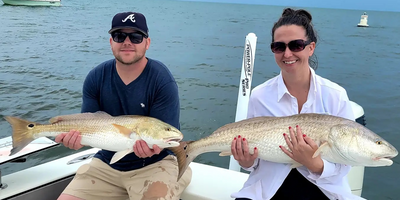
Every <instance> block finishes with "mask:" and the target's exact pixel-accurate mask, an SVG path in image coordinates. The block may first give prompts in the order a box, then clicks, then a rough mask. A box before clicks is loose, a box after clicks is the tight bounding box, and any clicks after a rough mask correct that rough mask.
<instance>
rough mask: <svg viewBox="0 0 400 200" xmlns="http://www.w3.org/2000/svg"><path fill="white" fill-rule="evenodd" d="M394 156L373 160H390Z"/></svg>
mask: <svg viewBox="0 0 400 200" xmlns="http://www.w3.org/2000/svg"><path fill="white" fill-rule="evenodd" d="M393 158H394V156H385V157H376V158H375V159H374V160H390V161H391V160H392V159H393Z"/></svg>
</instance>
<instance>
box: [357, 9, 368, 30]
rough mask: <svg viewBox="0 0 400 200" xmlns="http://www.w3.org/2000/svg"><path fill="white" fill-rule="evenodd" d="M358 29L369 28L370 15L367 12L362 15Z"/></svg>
mask: <svg viewBox="0 0 400 200" xmlns="http://www.w3.org/2000/svg"><path fill="white" fill-rule="evenodd" d="M357 26H358V27H368V26H369V25H368V15H367V13H366V12H364V13H363V14H362V15H361V19H360V23H358V24H357Z"/></svg>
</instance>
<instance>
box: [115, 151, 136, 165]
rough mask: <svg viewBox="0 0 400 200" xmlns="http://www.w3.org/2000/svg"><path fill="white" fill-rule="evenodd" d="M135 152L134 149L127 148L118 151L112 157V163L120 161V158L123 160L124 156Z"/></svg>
mask: <svg viewBox="0 0 400 200" xmlns="http://www.w3.org/2000/svg"><path fill="white" fill-rule="evenodd" d="M132 152H133V149H126V150H123V151H118V152H116V153H115V154H114V156H113V157H112V158H111V161H110V164H114V163H116V162H118V160H121V158H123V157H124V156H126V155H128V154H130V153H132Z"/></svg>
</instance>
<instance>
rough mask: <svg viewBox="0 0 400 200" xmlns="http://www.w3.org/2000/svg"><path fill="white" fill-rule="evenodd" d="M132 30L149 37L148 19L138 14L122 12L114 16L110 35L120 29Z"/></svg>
mask: <svg viewBox="0 0 400 200" xmlns="http://www.w3.org/2000/svg"><path fill="white" fill-rule="evenodd" d="M124 28H130V29H135V30H137V31H139V32H141V33H143V34H144V35H145V36H146V37H148V36H149V29H148V28H147V23H146V17H145V16H144V15H143V14H141V13H137V12H122V13H118V14H116V15H115V16H114V18H113V19H112V23H111V29H110V30H109V31H108V33H112V32H114V31H116V30H119V29H124Z"/></svg>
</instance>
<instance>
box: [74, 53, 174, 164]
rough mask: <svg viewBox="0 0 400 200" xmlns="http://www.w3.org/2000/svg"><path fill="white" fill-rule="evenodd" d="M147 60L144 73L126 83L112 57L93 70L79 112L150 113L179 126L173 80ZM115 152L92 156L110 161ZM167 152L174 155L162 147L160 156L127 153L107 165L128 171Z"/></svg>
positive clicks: (162, 69) (102, 152)
mask: <svg viewBox="0 0 400 200" xmlns="http://www.w3.org/2000/svg"><path fill="white" fill-rule="evenodd" d="M147 59H148V62H147V64H146V67H145V68H144V70H143V72H142V73H141V74H140V76H139V77H137V79H135V80H134V81H132V82H131V83H129V84H128V85H125V83H124V82H123V81H122V80H121V78H120V77H119V75H118V73H117V70H116V66H115V62H116V61H115V59H111V60H108V61H105V62H103V63H101V64H100V65H98V66H97V67H95V68H94V69H92V70H91V71H90V72H89V74H88V75H87V77H86V79H85V81H84V84H83V96H82V100H83V103H82V110H81V112H96V111H105V112H107V113H108V114H110V115H112V116H118V115H144V116H151V117H154V118H158V119H160V120H162V121H164V122H166V123H168V124H170V125H172V126H174V127H176V128H177V129H180V124H179V110H180V105H179V96H178V86H177V84H176V82H175V79H174V78H173V76H172V74H171V72H170V71H169V70H168V68H167V67H166V66H165V65H164V64H162V63H161V62H159V61H156V60H153V59H150V58H147ZM114 154H115V152H112V151H107V150H100V151H99V152H97V153H96V154H95V156H94V157H96V158H99V159H101V160H102V161H103V162H105V163H107V164H109V163H110V161H111V158H112V157H113V155H114ZM169 154H171V155H173V153H172V152H171V151H170V150H167V149H164V150H163V151H162V152H161V153H160V154H159V155H154V156H152V157H150V158H144V159H143V158H139V157H137V156H136V155H135V153H130V154H128V155H126V156H125V157H124V158H122V159H121V160H119V161H118V162H116V163H114V164H112V165H110V164H109V165H110V166H111V167H112V168H114V169H116V170H120V171H129V170H134V169H139V168H141V167H144V166H146V165H149V164H152V163H155V162H157V161H159V160H162V159H163V158H164V157H166V156H167V155H169Z"/></svg>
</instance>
